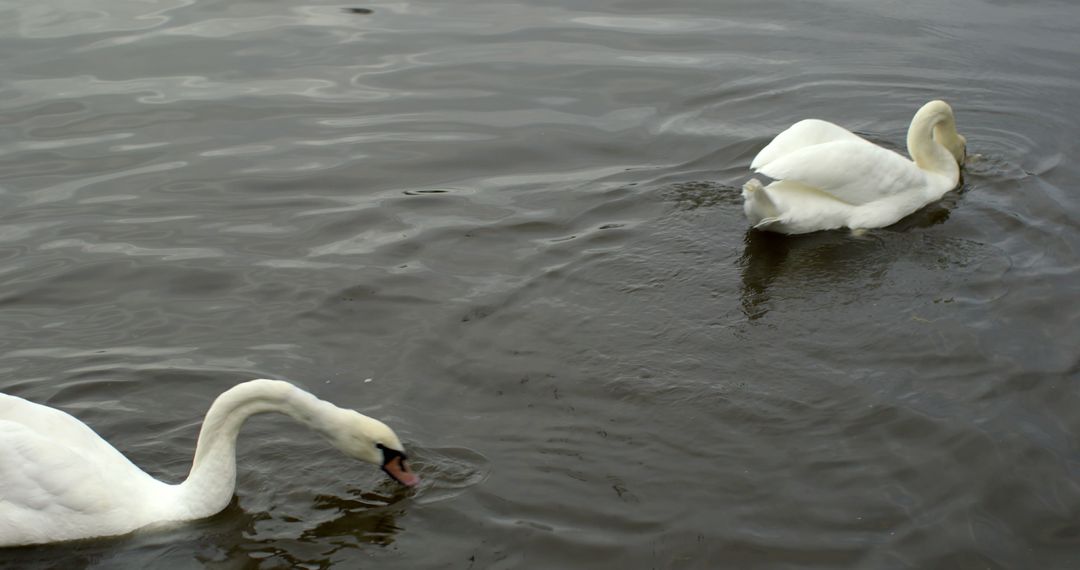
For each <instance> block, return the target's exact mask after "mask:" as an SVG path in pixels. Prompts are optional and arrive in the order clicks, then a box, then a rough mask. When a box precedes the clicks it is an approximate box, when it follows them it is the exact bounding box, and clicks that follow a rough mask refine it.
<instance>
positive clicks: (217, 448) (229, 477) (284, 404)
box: [179, 380, 339, 518]
mask: <svg viewBox="0 0 1080 570" xmlns="http://www.w3.org/2000/svg"><path fill="white" fill-rule="evenodd" d="M336 410H339V408H337V407H336V406H334V405H333V404H330V403H328V402H324V401H322V400H319V399H318V398H316V397H315V396H313V395H311V394H309V393H307V392H304V391H303V390H300V389H299V388H296V387H295V386H293V385H291V384H288V383H286V382H280V381H275V380H252V381H250V382H245V383H243V384H239V385H237V386H234V387H233V388H231V389H229V390H227V391H225V392H224V393H222V394H221V395H220V396H218V397H217V399H216V400H214V403H213V404H212V405H211V406H210V410H209V411H208V412H207V413H206V418H205V419H204V420H203V425H202V429H201V430H200V431H199V439H198V443H197V444H196V446H195V459H194V461H193V463H192V466H191V472H190V473H189V474H188V478H187V479H186V480H185V481H184V482H183V483H181V484H180V485H179V491H180V501H179V503H180V505H179V508H181V509H183V510H186V511H187V512H184V513H182V515H184V518H187V517H191V518H196V517H202V516H209V515H212V514H214V513H217V512H218V511H220V510H222V509H224V508H225V507H226V506H227V505H228V503H229V501H230V500H232V496H233V493H234V491H235V488H236V439H237V437H238V436H239V435H240V429H241V427H243V424H244V422H245V421H246V420H247V419H248V418H249V417H251V416H253V415H256V414H261V413H268V412H280V413H284V414H287V415H289V416H292V417H293V418H295V419H297V420H298V421H300V422H301V423H304V424H306V425H308V426H309V427H311V428H312V429H314V430H316V431H319V432H321V433H323V434H324V435H325V434H326V433H328V431H329V424H330V421H329V420H330V417H332V416H333V414H334V411H336Z"/></svg>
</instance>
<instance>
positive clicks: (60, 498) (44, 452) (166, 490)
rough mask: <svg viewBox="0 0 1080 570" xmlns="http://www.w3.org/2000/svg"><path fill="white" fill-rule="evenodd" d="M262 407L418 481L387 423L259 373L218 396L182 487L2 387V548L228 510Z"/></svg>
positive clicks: (400, 477) (108, 532)
mask: <svg viewBox="0 0 1080 570" xmlns="http://www.w3.org/2000/svg"><path fill="white" fill-rule="evenodd" d="M264 412H281V413H284V414H287V415H289V416H292V417H293V418H295V419H296V420H297V421H299V422H300V423H303V424H306V425H307V426H308V427H310V428H311V429H313V430H315V431H317V432H319V433H320V434H322V436H323V437H325V438H326V439H327V440H329V442H330V443H331V444H333V445H334V447H337V448H338V449H340V450H341V451H342V452H343V453H344V454H346V455H348V456H350V457H354V458H356V459H360V460H362V461H367V462H369V463H374V464H376V465H381V466H382V469H383V470H384V471H385V472H386V473H387V474H388V475H389V476H390V477H393V478H394V479H395V480H397V481H398V482H400V483H402V484H403V485H407V486H413V485H416V484H417V483H418V482H419V478H418V477H417V476H416V475H415V474H414V473H413V472H412V471H410V470H409V467H408V466H407V465H406V464H405V449H404V448H403V447H402V446H401V441H399V440H398V437H397V435H395V434H394V432H393V430H391V429H390V428H389V427H387V426H386V424H384V423H382V422H380V421H378V420H376V419H373V418H369V417H367V416H365V415H362V414H360V413H358V412H355V411H353V410H346V409H343V408H339V407H337V406H335V405H333V404H331V403H329V402H324V401H323V400H320V399H318V398H316V397H315V396H313V395H311V394H309V393H307V392H305V391H303V390H301V389H300V388H297V387H296V386H293V385H292V384H289V383H288V382H281V381H277V380H251V381H249V382H244V383H242V384H238V385H236V386H234V387H233V388H231V389H229V390H226V391H225V392H224V393H222V394H221V395H220V396H218V398H217V399H216V400H214V403H213V405H211V406H210V411H209V412H207V414H206V419H205V420H203V425H202V430H201V431H200V432H199V440H198V443H197V445H196V446H195V461H194V463H193V464H192V466H191V472H190V474H189V475H188V478H187V480H185V481H184V482H183V483H179V484H176V485H170V484H168V483H163V482H161V481H158V480H157V479H154V478H153V477H151V476H150V475H148V474H146V472H144V471H143V470H141V469H139V468H138V467H136V466H135V465H134V464H133V463H131V461H129V460H128V459H127V458H126V457H124V456H123V454H121V453H120V452H119V451H117V450H116V448H115V447H113V446H111V445H109V443H108V442H106V441H105V440H104V439H102V438H101V436H99V435H98V434H97V433H95V432H94V430H92V429H90V427H88V426H87V425H86V424H84V423H83V422H81V421H79V420H77V419H75V418H74V417H72V416H70V415H68V414H66V413H64V412H62V411H60V410H57V409H55V408H50V407H47V406H42V405H40V404H35V403H32V402H28V401H26V400H23V399H22V398H18V397H15V396H9V395H6V394H0V546H16V545H24V544H40V543H46V542H57V541H62V540H72V539H78V538H90V537H96V536H112V535H119V534H126V533H128V532H131V531H133V530H136V529H138V528H141V527H144V526H147V525H149V524H153V523H157V522H165V521H185V520H192V519H199V518H203V517H208V516H210V515H213V514H215V513H217V512H219V511H221V510H222V509H224V508H225V506H226V505H228V503H229V501H230V500H231V499H232V495H233V490H234V488H235V487H236V436H237V435H238V434H239V432H240V426H241V425H242V424H243V423H244V420H246V419H247V418H248V417H249V416H252V415H254V414H260V413H264Z"/></svg>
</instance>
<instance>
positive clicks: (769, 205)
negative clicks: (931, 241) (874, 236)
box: [742, 101, 967, 234]
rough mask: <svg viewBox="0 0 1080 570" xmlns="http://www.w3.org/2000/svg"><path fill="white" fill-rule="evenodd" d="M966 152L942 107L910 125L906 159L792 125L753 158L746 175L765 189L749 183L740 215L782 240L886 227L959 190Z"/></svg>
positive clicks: (819, 127) (819, 126)
mask: <svg viewBox="0 0 1080 570" xmlns="http://www.w3.org/2000/svg"><path fill="white" fill-rule="evenodd" d="M966 145H967V143H966V141H965V139H964V137H963V136H961V135H960V134H959V133H957V132H956V119H955V118H954V116H953V111H952V108H951V107H949V105H948V104H946V103H945V102H944V101H931V102H929V103H927V104H925V105H923V106H922V108H921V109H919V111H918V112H917V113H915V117H914V118H913V119H912V120H911V126H910V127H909V128H908V134H907V147H908V153H909V154H910V155H911V160H908V159H907V158H905V157H903V156H901V155H900V154H898V153H896V152H893V151H891V150H887V149H884V148H881V147H879V146H877V145H875V144H873V143H871V142H869V141H867V140H866V139H863V138H862V137H860V136H858V135H856V134H854V133H852V132H851V131H848V130H847V129H844V128H843V127H839V126H837V125H834V124H833V123H830V122H827V121H821V120H818V119H806V120H804V121H799V122H798V123H795V124H794V125H792V126H791V127H789V128H788V129H787V130H785V131H784V132H782V133H780V134H779V135H777V136H776V138H774V139H773V140H772V142H770V143H769V144H768V145H767V146H766V147H765V148H764V149H762V150H761V152H759V153H758V155H757V156H756V157H754V160H753V162H751V164H750V168H751V169H752V170H753V171H754V172H757V173H759V174H763V175H765V176H768V177H769V178H771V179H773V182H771V183H770V184H768V185H767V186H766V185H764V184H762V183H761V182H760V181H759V180H757V179H756V178H752V179H750V180H749V181H748V182H747V183H746V184H745V185H744V186H743V191H742V195H743V200H744V202H743V211H744V212H745V213H746V217H747V218H748V219H749V220H750V223H751V224H753V226H754V227H755V228H757V229H760V230H766V231H773V232H780V233H785V234H803V233H808V232H814V231H818V230H829V229H836V228H852V229H870V228H880V227H884V226H888V225H891V224H894V223H896V222H898V221H899V220H900V219H901V218H903V217H904V216H907V215H908V214H911V213H913V212H915V211H916V210H918V209H919V208H922V207H923V206H925V205H927V204H929V203H931V202H934V201H936V200H939V199H941V197H942V196H944V195H945V193H946V192H948V191H950V190H952V189H954V188H956V187H957V186H958V185H959V184H960V165H961V164H963V162H964V158H965V155H966Z"/></svg>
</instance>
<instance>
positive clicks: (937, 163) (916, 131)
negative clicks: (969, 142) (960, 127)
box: [907, 101, 960, 181]
mask: <svg viewBox="0 0 1080 570" xmlns="http://www.w3.org/2000/svg"><path fill="white" fill-rule="evenodd" d="M959 140H960V137H959V134H957V132H956V119H955V118H954V117H953V113H952V109H950V108H949V106H948V105H946V104H945V103H943V102H941V101H932V102H930V103H927V104H926V105H924V106H923V108H921V109H919V112H918V113H916V114H915V118H913V119H912V120H911V126H910V127H909V128H908V135H907V147H908V153H909V154H910V155H911V159H912V160H913V161H914V162H915V164H916V166H918V167H919V168H921V169H922V170H925V171H929V172H932V173H935V174H940V175H943V176H947V177H949V178H952V179H953V180H954V181H955V180H957V179H959V176H960V166H959V164H958V162H957V161H958V158H957V157H956V156H954V155H953V153H952V152H951V151H950V150H949V149H948V148H946V147H945V146H944V144H949V145H953V146H955V145H956V144H957V142H958V141H959Z"/></svg>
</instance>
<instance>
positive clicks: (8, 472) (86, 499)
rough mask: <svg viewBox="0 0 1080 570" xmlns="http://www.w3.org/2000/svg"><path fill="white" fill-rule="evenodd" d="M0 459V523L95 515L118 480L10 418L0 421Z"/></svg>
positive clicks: (87, 458) (74, 452)
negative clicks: (25, 519)
mask: <svg viewBox="0 0 1080 570" xmlns="http://www.w3.org/2000/svg"><path fill="white" fill-rule="evenodd" d="M0 457H2V458H3V461H2V463H0V481H3V484H2V485H0V521H3V520H5V519H10V518H11V517H15V516H19V513H23V514H24V516H27V517H39V516H42V515H52V516H57V517H66V516H71V515H73V514H93V513H98V512H101V510H103V507H105V506H106V505H107V504H108V500H107V499H108V493H107V491H106V490H107V489H110V488H111V487H112V485H114V484H116V483H118V481H112V482H110V481H109V480H108V479H107V478H106V477H104V473H102V471H101V469H100V468H99V467H100V465H99V464H98V463H97V462H96V461H94V459H93V458H91V457H87V456H85V455H84V454H82V453H80V452H79V451H78V450H75V449H72V448H70V447H67V446H58V445H56V442H55V441H53V440H52V439H51V438H48V437H44V436H42V435H40V434H38V433H37V432H35V431H34V430H31V429H28V428H27V427H26V426H23V425H22V424H18V423H15V422H8V421H3V420H0Z"/></svg>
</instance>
